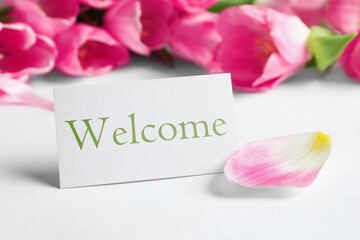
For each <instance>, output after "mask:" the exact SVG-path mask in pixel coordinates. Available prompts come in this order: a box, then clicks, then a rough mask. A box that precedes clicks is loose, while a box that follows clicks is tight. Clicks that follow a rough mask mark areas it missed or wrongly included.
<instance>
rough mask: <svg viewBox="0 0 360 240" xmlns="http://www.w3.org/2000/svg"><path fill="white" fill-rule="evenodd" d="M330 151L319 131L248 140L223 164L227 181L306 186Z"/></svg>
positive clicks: (328, 138)
mask: <svg viewBox="0 0 360 240" xmlns="http://www.w3.org/2000/svg"><path fill="white" fill-rule="evenodd" d="M330 150H331V138H330V137H329V136H327V135H324V134H323V133H321V132H310V133H304V134H298V135H292V136H286V137H279V138H273V139H267V140H260V141H255V142H249V143H247V144H245V145H243V146H242V147H240V148H239V150H237V151H236V152H235V153H234V154H233V155H232V156H231V157H230V158H229V160H228V161H227V163H226V165H225V169H224V172H225V176H226V177H227V178H228V180H229V181H231V182H234V183H236V184H239V185H241V186H245V187H284V186H291V187H306V186H309V185H310V184H311V183H312V182H313V181H314V180H315V179H316V177H317V175H318V173H319V171H320V169H321V168H322V167H323V165H324V164H325V162H326V161H327V159H328V157H329V154H330Z"/></svg>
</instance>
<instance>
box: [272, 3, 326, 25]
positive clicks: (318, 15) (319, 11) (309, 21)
mask: <svg viewBox="0 0 360 240" xmlns="http://www.w3.org/2000/svg"><path fill="white" fill-rule="evenodd" d="M326 2H327V1H326V0H270V1H267V2H266V4H265V6H267V7H271V8H273V9H275V10H277V11H280V12H283V13H287V14H291V15H297V16H298V17H299V18H300V19H301V20H302V21H303V22H304V23H305V24H306V25H307V26H309V27H310V26H313V25H321V23H322V21H323V18H324V13H323V12H324V8H325V5H326Z"/></svg>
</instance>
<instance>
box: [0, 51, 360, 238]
mask: <svg viewBox="0 0 360 240" xmlns="http://www.w3.org/2000/svg"><path fill="white" fill-rule="evenodd" d="M203 73H204V71H203V70H202V69H200V68H197V67H195V66H193V65H191V64H188V63H184V62H177V67H176V68H174V69H171V68H167V67H166V66H163V65H161V64H160V63H158V62H153V61H151V60H148V59H143V58H136V59H135V60H134V61H133V62H132V63H131V64H130V65H129V66H128V67H125V68H123V69H119V70H117V71H115V72H113V73H111V74H108V75H105V76H101V77H97V78H93V79H74V78H65V77H63V76H62V75H60V74H52V75H50V76H45V77H37V78H35V79H33V81H32V86H33V87H34V89H35V91H36V92H37V93H39V94H40V95H42V96H44V97H46V98H48V99H51V98H52V88H53V87H57V86H70V85H73V84H85V83H89V82H112V81H122V80H125V79H134V80H136V79H149V78H161V77H175V76H184V75H197V74H203ZM235 106H236V115H237V126H238V135H239V139H240V143H241V144H242V143H245V142H247V141H251V140H255V139H263V138H268V137H275V136H281V135H288V134H293V133H300V132H307V131H313V130H322V131H324V132H325V133H327V134H331V135H332V137H333V151H332V154H331V156H330V159H329V161H328V162H327V164H326V165H325V167H324V168H323V170H322V171H321V172H320V174H319V176H318V179H317V180H316V181H315V182H314V183H313V185H311V186H310V187H308V188H304V189H262V190H252V189H245V188H242V187H238V186H234V185H232V184H230V183H228V182H227V181H226V180H225V178H224V176H223V175H208V176H199V177H188V178H178V179H171V180H160V181H148V182H139V183H131V184H114V185H105V186H98V187H85V188H74V189H65V190H60V189H59V188H58V185H59V182H58V168H57V159H56V137H55V125H54V114H53V112H50V111H46V110H41V109H36V108H31V107H21V106H20V107H16V106H0V239H1V240H13V239H19V240H25V239H34V240H35V239H36V240H42V239H44V240H45V239H46V240H48V239H61V240H64V239H76V240H78V239H79V240H82V239H84V240H92V239H96V240H98V239H104V240H109V239H116V240H119V239H124V240H125V239H126V240H127V239H164V240H175V239H194V240H197V239H214V240H222V239H237V240H238V239H246V240H248V239H284V240H289V239H292V240H293V239H301V240H303V239H327V240H329V239H336V240H338V239H342V240H344V239H360V228H359V224H360V219H359V215H360V84H357V83H355V82H353V81H352V80H350V79H348V78H347V77H345V76H344V74H343V73H342V72H341V71H340V70H338V69H335V70H333V71H332V72H331V73H329V74H326V75H321V74H318V73H316V72H315V71H313V70H306V71H303V72H302V73H300V74H299V75H297V76H296V77H294V78H292V79H290V80H289V81H288V82H287V83H285V84H283V85H281V86H280V87H278V88H276V89H275V90H273V91H270V92H267V93H261V94H245V93H236V94H235Z"/></svg>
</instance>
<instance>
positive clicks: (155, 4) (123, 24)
mask: <svg viewBox="0 0 360 240" xmlns="http://www.w3.org/2000/svg"><path fill="white" fill-rule="evenodd" d="M172 14H173V6H172V3H171V1H170V0H122V1H118V2H117V3H116V4H114V5H113V6H111V7H110V8H109V9H108V10H107V11H106V13H105V15H104V23H105V26H104V27H105V29H106V30H107V31H108V32H109V33H111V34H112V35H113V36H114V37H115V38H116V39H117V40H118V41H120V42H122V43H124V44H125V45H126V46H127V47H128V48H129V49H131V50H132V51H134V52H136V53H138V54H141V55H150V52H151V51H154V50H160V49H162V48H164V47H165V45H166V44H167V42H168V39H169V35H170V27H169V26H170V20H171V18H172Z"/></svg>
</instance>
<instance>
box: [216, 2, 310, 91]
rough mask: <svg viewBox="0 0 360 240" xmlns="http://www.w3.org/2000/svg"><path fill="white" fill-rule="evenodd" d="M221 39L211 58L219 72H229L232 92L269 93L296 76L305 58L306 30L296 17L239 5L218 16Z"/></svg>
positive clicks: (307, 34) (267, 9) (306, 53)
mask: <svg viewBox="0 0 360 240" xmlns="http://www.w3.org/2000/svg"><path fill="white" fill-rule="evenodd" d="M219 32H220V34H221V36H222V37H223V41H222V42H221V43H220V46H219V48H218V51H217V53H216V56H215V60H216V62H218V64H219V67H220V68H219V69H213V70H212V72H230V73H231V74H232V81H233V87H234V89H236V90H242V91H248V92H259V91H265V90H269V89H271V88H273V87H275V86H277V85H279V84H280V83H282V82H283V81H285V80H286V79H288V78H289V77H290V76H292V75H293V74H294V73H296V72H297V71H298V70H299V69H300V68H302V66H303V65H304V64H305V63H306V62H307V61H308V59H309V57H310V56H309V55H310V54H309V51H308V49H307V46H306V42H307V38H308V36H309V32H310V31H309V29H308V28H307V27H306V26H305V25H304V24H303V23H302V22H301V20H300V19H299V18H298V17H296V16H291V15H287V14H283V13H280V12H277V11H275V10H273V9H269V8H264V7H258V6H251V5H243V6H236V7H231V8H228V9H226V10H224V11H223V12H222V13H221V14H220V19H219Z"/></svg>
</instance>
